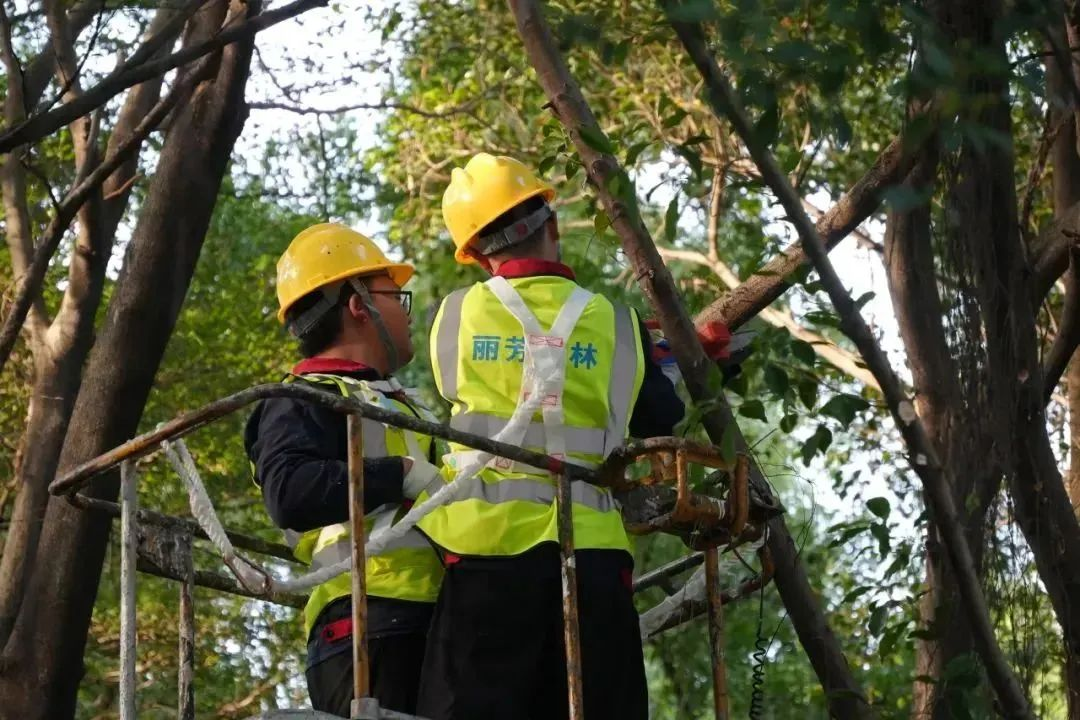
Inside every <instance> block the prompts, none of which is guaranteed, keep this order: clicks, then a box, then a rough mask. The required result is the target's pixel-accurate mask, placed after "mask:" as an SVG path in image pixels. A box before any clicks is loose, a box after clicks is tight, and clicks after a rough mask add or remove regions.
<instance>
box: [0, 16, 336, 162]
mask: <svg viewBox="0 0 1080 720" xmlns="http://www.w3.org/2000/svg"><path fill="white" fill-rule="evenodd" d="M328 2H329V0H294V1H293V2H291V3H289V4H288V5H283V6H282V7H280V8H277V9H275V10H269V11H267V12H265V13H262V14H260V15H256V16H255V17H253V18H250V19H246V20H238V21H236V22H234V23H232V24H230V25H227V26H226V27H225V28H224V29H223V30H221V32H219V33H217V34H216V35H214V36H213V37H211V38H209V39H208V40H206V41H204V42H201V43H198V44H195V45H191V46H189V47H185V48H183V49H181V50H179V51H177V52H175V53H173V54H171V55H168V56H166V57H163V58H160V59H158V60H153V59H150V56H151V55H152V54H153V53H155V52H157V50H158V49H159V47H160V44H161V42H162V40H160V39H159V38H151V39H150V40H148V41H146V42H144V43H143V45H142V46H140V48H139V49H138V50H136V52H135V54H134V55H133V56H132V58H131V59H130V60H128V61H127V62H125V63H124V64H123V65H122V66H121V67H119V68H117V69H116V70H114V71H113V72H111V73H109V75H107V76H106V77H105V78H104V79H102V81H101V82H100V83H98V84H97V85H95V86H94V87H92V88H90V89H89V90H87V91H86V92H85V93H83V94H82V95H81V96H80V97H79V98H78V99H76V100H74V101H72V102H67V103H64V104H63V105H61V106H59V107H57V108H54V109H52V110H49V111H47V112H44V113H40V114H37V115H34V116H32V117H30V118H28V119H27V120H25V121H24V122H22V123H20V124H19V125H17V126H15V127H10V126H9V127H8V128H7V129H6V130H5V131H4V132H2V133H0V153H4V152H10V151H11V150H12V149H14V148H16V147H18V146H20V145H25V144H26V143H30V142H34V141H35V140H39V139H41V138H43V137H45V136H47V135H50V134H51V133H53V132H55V131H57V130H59V129H60V128H61V127H63V126H64V125H66V124H68V123H70V122H71V121H72V120H74V119H75V118H77V117H81V116H83V115H85V114H87V113H89V112H90V111H91V110H93V109H94V108H96V107H99V106H101V105H103V104H105V103H106V102H108V101H109V100H110V99H112V98H113V97H115V96H116V95H118V94H120V93H121V92H123V91H124V90H127V89H128V88H130V87H132V86H134V85H138V84H139V83H141V82H144V81H146V80H150V79H152V78H154V77H155V76H158V75H164V74H165V73H167V72H169V71H170V70H175V69H176V68H178V67H181V66H182V65H187V64H189V63H191V62H194V61H195V60H198V59H199V58H201V57H203V56H205V55H209V54H210V53H212V52H214V51H215V50H220V49H221V48H223V47H225V46H226V45H229V44H231V43H234V42H237V41H238V40H243V39H245V38H248V37H250V36H252V35H254V34H255V33H258V32H262V31H263V30H266V29H267V28H270V27H273V26H274V25H277V24H278V23H280V22H283V21H285V20H289V19H291V18H294V17H296V16H297V15H300V14H302V13H305V12H307V11H308V10H312V9H314V8H317V7H323V6H325V5H326V4H327V3H328ZM148 48H149V49H148Z"/></svg>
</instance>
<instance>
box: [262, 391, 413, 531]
mask: <svg viewBox="0 0 1080 720" xmlns="http://www.w3.org/2000/svg"><path fill="white" fill-rule="evenodd" d="M345 427H346V425H345V417H344V416H343V415H341V414H340V413H337V412H334V411H333V410H327V409H324V408H321V407H318V406H314V405H310V404H307V403H303V402H301V401H298V400H295V399H292V398H273V399H270V400H265V401H263V402H262V403H260V404H259V405H258V406H257V407H256V409H255V412H254V413H253V414H252V416H251V418H250V419H249V420H248V424H247V428H246V430H245V433H244V445H245V447H246V449H247V453H248V457H249V459H250V460H251V462H252V463H253V464H254V466H255V482H256V483H257V484H258V485H259V486H260V487H261V488H262V493H263V501H264V502H265V503H266V510H267V512H268V513H269V514H270V518H271V519H272V520H273V521H274V523H275V524H276V525H277V526H278V527H280V528H283V529H288V530H296V531H298V532H304V531H307V530H313V529H315V528H320V527H324V526H326V525H333V524H334V523H339V522H347V521H348V519H349V484H348V482H349V481H348V464H347V460H346V458H347V454H346V452H347V437H346V429H345ZM403 471H404V468H403V464H402V461H401V458H400V457H389V458H375V459H365V460H364V509H365V511H371V510H373V509H375V508H377V507H379V506H380V505H384V504H386V503H400V502H402V500H403V499H404V496H403V495H402V481H403V479H404V472H403Z"/></svg>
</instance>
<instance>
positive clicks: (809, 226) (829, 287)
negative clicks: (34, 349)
mask: <svg viewBox="0 0 1080 720" xmlns="http://www.w3.org/2000/svg"><path fill="white" fill-rule="evenodd" d="M660 4H661V7H662V8H663V9H664V10H665V11H668V10H670V9H671V8H673V7H676V6H677V5H676V3H675V2H672V0H660ZM671 24H672V27H673V28H674V29H675V32H676V34H677V35H678V36H679V40H680V41H681V42H682V44H683V46H684V47H685V48H686V51H687V52H688V53H689V55H690V57H691V59H692V60H693V62H694V65H695V66H696V67H697V69H698V71H699V72H700V73H701V76H702V78H703V79H704V81H705V85H706V88H707V91H708V98H709V102H710V104H711V106H712V108H713V110H714V112H715V113H716V114H717V116H719V117H727V118H728V120H729V121H730V122H731V124H732V126H733V127H734V128H735V131H736V132H737V133H738V135H739V136H740V137H741V138H742V139H743V142H744V143H745V144H746V146H747V149H748V150H749V151H750V155H751V157H753V159H754V162H755V163H756V164H757V166H758V167H759V168H760V170H761V174H762V177H763V178H764V179H765V182H766V184H767V185H768V186H769V187H770V188H771V189H772V191H773V193H774V194H775V195H776V197H777V198H778V199H779V200H780V203H781V205H782V206H783V208H784V210H785V211H786V212H787V215H788V219H789V220H790V221H791V222H792V223H793V224H794V225H795V228H796V230H797V231H798V233H799V238H800V239H801V240H802V247H803V249H804V250H805V252H806V254H807V255H808V256H809V258H810V261H811V263H812V264H813V266H814V268H815V269H816V270H817V272H818V274H819V276H820V277H821V282H822V285H824V287H825V289H826V291H827V292H828V294H829V297H830V299H831V300H832V302H833V305H834V306H835V307H836V310H837V313H838V314H839V316H840V322H841V328H842V329H843V331H844V333H845V334H846V335H847V336H848V337H850V338H851V340H852V341H853V342H854V343H855V345H856V347H858V348H859V352H860V353H861V354H862V356H863V358H864V359H865V360H866V364H867V367H868V368H869V369H870V371H871V372H872V373H873V374H874V376H875V377H877V378H878V382H879V384H880V385H881V388H882V392H883V394H884V396H885V399H886V402H887V403H888V405H889V411H890V412H891V413H892V415H893V418H894V419H895V421H896V425H897V427H898V428H899V429H900V433H901V435H902V436H903V438H904V442H905V444H906V445H907V447H908V450H909V452H910V454H911V459H912V467H913V469H914V470H915V472H916V474H917V475H918V476H919V478H920V480H922V483H923V487H924V489H925V490H926V494H927V501H928V502H927V505H928V508H929V510H930V514H931V517H932V518H933V519H934V522H935V524H936V525H937V527H938V528H939V530H940V531H941V536H942V539H943V542H944V544H945V547H946V551H947V554H948V556H949V561H950V563H951V564H952V567H953V570H954V572H955V573H956V576H957V583H958V585H959V589H960V595H961V598H962V602H963V603H964V608H965V612H966V614H967V615H968V619H969V621H970V622H971V625H972V632H973V635H974V639H975V647H976V651H977V652H978V654H979V656H980V658H981V659H982V661H983V663H984V665H985V667H986V672H987V675H988V676H989V678H990V682H991V685H992V686H993V687H994V690H995V692H996V694H997V698H998V701H999V703H1000V706H1001V709H1002V711H1003V712H1004V713H1005V715H1006V716H1007V717H1010V718H1025V719H1027V718H1030V719H1032V720H1033V719H1034V715H1033V714H1032V712H1031V708H1030V706H1029V704H1028V701H1027V698H1026V697H1025V696H1024V692H1023V689H1022V688H1021V685H1020V683H1019V681H1018V680H1017V677H1016V675H1015V673H1014V672H1013V670H1012V668H1011V667H1010V666H1009V664H1008V661H1007V660H1006V658H1005V655H1004V653H1002V651H1001V648H1000V647H999V646H998V644H997V639H996V638H995V636H994V628H993V623H992V621H991V619H990V614H989V612H988V610H987V606H986V599H985V597H984V596H983V592H982V586H981V584H980V582H979V577H978V574H977V573H976V571H975V564H974V562H973V560H972V556H971V550H970V548H969V547H968V544H967V541H966V539H965V538H964V535H963V527H962V525H961V524H960V522H959V520H958V514H957V511H956V508H955V506H954V503H953V497H952V493H951V492H950V490H949V483H948V479H947V477H946V475H945V471H944V470H943V468H942V465H941V463H940V461H939V460H938V458H937V453H936V450H935V449H934V447H933V445H932V443H931V441H930V438H929V436H928V434H927V432H926V429H925V428H924V427H923V424H922V421H921V420H920V419H919V417H918V415H917V414H916V413H915V412H914V407H913V406H912V404H911V401H910V400H909V399H908V398H907V397H906V395H905V393H904V390H903V386H902V385H901V383H900V379H899V378H898V377H897V375H896V373H895V372H894V371H893V369H892V367H891V366H890V364H889V361H888V358H887V357H886V355H885V353H884V352H883V351H882V349H881V347H880V346H879V345H878V343H877V340H876V339H875V338H874V336H873V333H872V332H871V331H870V328H869V326H868V325H867V324H866V322H865V321H864V320H863V318H862V316H861V315H860V314H859V310H858V307H857V306H856V305H855V303H854V301H853V299H852V298H851V295H850V294H849V293H848V291H847V290H846V289H845V287H844V284H843V281H842V280H841V279H840V276H839V275H838V274H837V273H836V269H835V268H834V267H833V265H832V262H831V261H830V260H829V254H828V253H829V249H828V246H827V245H826V243H825V242H824V241H823V240H822V238H821V236H820V235H819V234H818V231H817V229H816V228H815V227H814V224H813V223H812V222H811V221H810V218H809V217H808V216H807V214H806V212H805V211H804V210H803V207H802V202H801V200H800V199H799V197H798V195H797V194H796V193H795V190H794V189H793V188H792V187H791V184H790V183H789V182H788V179H787V177H786V176H785V175H784V173H783V172H782V171H781V170H780V167H779V165H778V164H777V162H776V159H775V158H774V157H773V155H772V153H771V152H770V151H769V149H768V147H767V146H765V145H764V144H762V143H761V142H759V140H758V138H757V137H756V136H755V134H754V132H753V126H752V125H751V123H750V120H749V118H748V117H747V115H746V112H745V111H744V110H743V108H742V105H741V103H740V101H739V99H738V97H737V96H736V95H735V92H734V90H733V89H732V87H731V84H730V83H729V82H728V80H727V78H726V77H725V75H724V74H723V72H722V71H721V70H720V67H719V65H718V64H717V62H716V60H715V58H714V57H713V56H712V54H711V52H710V51H709V49H708V46H707V44H706V42H705V36H704V33H703V32H702V29H701V27H700V26H699V25H697V24H693V23H687V22H680V21H678V20H674V19H672V21H671Z"/></svg>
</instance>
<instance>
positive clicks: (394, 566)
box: [285, 374, 443, 633]
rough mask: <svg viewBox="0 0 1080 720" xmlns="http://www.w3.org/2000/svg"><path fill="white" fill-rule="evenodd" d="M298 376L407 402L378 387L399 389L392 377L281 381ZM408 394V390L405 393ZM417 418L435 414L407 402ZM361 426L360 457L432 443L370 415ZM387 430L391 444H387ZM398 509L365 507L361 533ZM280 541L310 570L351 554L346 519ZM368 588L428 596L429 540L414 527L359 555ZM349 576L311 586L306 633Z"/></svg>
mask: <svg viewBox="0 0 1080 720" xmlns="http://www.w3.org/2000/svg"><path fill="white" fill-rule="evenodd" d="M297 380H302V381H304V382H309V383H313V384H321V385H329V386H332V387H334V388H336V389H337V390H338V391H339V392H340V393H341V394H342V395H345V396H347V397H354V398H356V399H358V400H361V401H362V402H366V403H370V404H373V405H378V406H380V407H384V408H387V409H390V410H394V411H396V412H402V411H403V410H404V411H406V412H407V411H408V410H409V406H405V405H404V403H401V402H400V401H396V400H394V399H393V398H390V397H387V395H385V394H384V393H393V392H401V391H402V388H401V386H400V385H399V384H397V382H396V381H394V380H390V381H363V380H356V379H353V378H349V377H343V376H339V375H321V374H310V375H304V376H301V377H291V378H290V379H289V380H287V382H295V381H297ZM406 395H408V393H406ZM412 409H413V410H415V411H416V412H417V413H418V414H419V415H420V416H421V417H422V418H423V419H425V420H429V421H432V422H436V421H437V420H436V418H435V416H434V415H432V414H431V413H430V412H428V411H427V410H426V409H424V408H423V407H422V406H420V405H419V404H417V405H416V406H415V407H413V408H412ZM362 423H363V430H364V458H365V459H374V458H380V457H388V456H389V455H390V454H391V453H390V452H389V450H391V449H392V450H394V452H393V455H395V456H399V455H404V454H409V455H412V456H414V457H420V458H424V457H427V456H428V455H429V453H428V448H429V447H430V444H431V443H433V441H432V439H431V438H430V437H427V436H422V435H418V434H416V433H413V432H411V431H409V430H399V429H397V428H388V427H387V426H385V425H382V424H380V423H378V422H376V421H374V420H369V419H367V418H363V419H362ZM391 434H393V437H394V443H395V444H396V446H397V447H395V448H390V447H389V445H390V437H391ZM401 513H402V509H401V507H400V506H399V505H389V504H388V505H382V506H380V507H377V508H375V509H374V510H372V511H370V512H368V513H365V517H364V528H365V534H366V536H367V537H370V536H371V535H372V533H373V532H375V531H376V530H381V529H383V528H387V527H390V526H391V525H393V524H394V522H395V521H396V520H397V518H398V517H399V516H400V514H401ZM285 541H286V542H287V543H288V545H289V547H290V548H292V549H293V552H294V554H295V555H296V556H297V558H299V559H300V560H302V561H304V562H307V563H309V564H310V565H311V568H312V569H313V570H317V569H320V568H323V567H327V566H331V565H335V564H337V563H339V562H341V561H343V560H345V559H347V558H349V557H351V555H352V541H351V534H350V532H349V525H348V523H335V524H334V525H328V526H326V527H323V528H318V529H315V530H309V531H307V532H304V533H299V532H296V531H293V530H286V531H285ZM365 567H366V574H367V583H368V593H369V595H371V596H373V597H385V598H391V599H401V600H411V601H416V602H434V601H435V597H436V595H437V594H438V589H439V584H440V582H441V580H442V572H443V570H442V565H441V563H440V562H439V558H438V555H436V553H435V550H434V548H433V547H432V545H431V543H430V542H429V541H428V540H427V538H425V537H424V536H423V535H422V534H421V533H419V532H417V531H416V530H415V529H414V530H410V531H409V532H408V533H406V534H405V535H404V536H403V537H401V538H398V539H396V540H393V541H391V542H390V543H389V544H388V545H387V546H386V547H385V548H383V550H382V551H381V552H379V553H378V554H376V555H369V556H368V557H367V558H365ZM350 592H351V580H350V579H349V574H348V573H343V574H341V575H339V576H337V577H336V578H333V579H332V580H329V581H327V582H326V583H323V584H322V585H319V586H317V587H316V588H314V589H313V590H312V593H311V597H310V598H309V599H308V603H307V606H306V607H305V608H304V621H305V629H306V631H307V632H309V633H310V631H311V627H312V626H313V624H314V622H315V620H316V618H317V617H318V614H319V613H320V612H321V611H322V609H323V608H324V607H326V605H327V604H328V603H330V602H332V601H333V600H335V599H337V598H339V597H344V596H347V595H349V593H350Z"/></svg>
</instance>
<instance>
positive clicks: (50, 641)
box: [0, 2, 258, 720]
mask: <svg viewBox="0 0 1080 720" xmlns="http://www.w3.org/2000/svg"><path fill="white" fill-rule="evenodd" d="M214 7H215V9H216V10H217V12H215V13H213V15H216V18H215V17H208V16H207V15H204V16H203V17H202V18H201V20H202V21H203V22H205V23H206V27H207V29H209V30H210V31H212V29H213V27H215V26H220V21H221V17H222V16H223V15H224V11H225V8H226V3H225V2H216V3H214ZM231 10H232V12H233V13H235V14H238V15H240V14H254V13H256V12H258V7H257V5H256V4H254V3H248V4H246V5H245V4H242V3H240V2H235V3H234V4H233V6H232V8H231ZM251 52H252V41H251V40H250V39H249V40H245V41H243V42H239V43H236V44H235V45H231V46H229V47H227V48H226V49H225V50H223V51H222V52H221V53H220V62H219V63H218V66H217V68H216V70H215V73H216V75H214V76H213V77H211V78H210V79H208V80H207V81H205V82H202V83H201V84H200V85H199V87H198V88H197V90H196V92H195V95H194V96H193V97H192V99H191V101H190V102H189V103H187V104H186V105H185V106H184V107H183V109H182V110H181V111H179V112H178V114H176V115H175V116H174V118H173V122H172V126H171V127H170V130H169V132H168V134H167V136H166V139H165V144H164V146H163V148H162V150H161V155H160V160H159V162H158V167H157V171H156V173H155V175H154V178H153V180H152V182H151V185H150V189H149V192H148V196H147V200H146V203H145V205H144V206H143V208H142V212H141V214H140V217H139V221H138V224H137V226H136V228H135V232H134V235H133V237H132V241H131V244H130V245H129V247H128V252H127V256H126V258H125V263H124V268H123V271H122V272H121V276H120V279H119V281H118V283H117V287H116V292H115V293H114V295H113V298H112V301H111V303H110V306H109V312H108V315H107V318H106V320H105V325H104V327H103V329H102V331H101V334H100V337H99V340H98V342H97V344H96V346H95V347H94V350H93V351H92V353H91V356H90V360H89V364H88V366H87V369H86V373H85V377H84V380H83V384H82V389H81V391H80V393H79V396H78V400H77V402H76V405H75V409H74V412H73V414H72V420H71V431H70V433H69V436H68V439H67V442H66V443H65V446H64V451H63V455H62V456H61V462H60V466H61V467H71V466H72V465H74V464H76V463H78V462H79V461H82V460H86V459H88V458H90V457H92V456H94V455H97V454H99V453H100V452H103V451H104V450H106V449H108V448H110V447H112V446H114V445H116V444H118V443H120V442H122V441H123V440H125V439H127V438H128V437H130V436H131V435H132V434H133V433H134V432H135V430H136V428H137V425H138V422H139V418H140V416H141V413H142V409H143V406H144V404H145V401H146V398H147V396H148V394H149V392H150V388H151V386H152V384H153V379H154V374H155V373H156V371H157V368H158V365H159V363H160V361H161V357H162V355H163V353H164V350H165V346H166V343H167V341H168V338H169V335H170V333H171V331H172V328H173V326H174V324H175V321H176V318H177V315H178V314H179V311H180V306H181V304H182V303H183V299H184V295H185V294H186V292H187V287H188V284H189V283H190V281H191V276H192V273H193V272H194V268H195V264H196V261H197V259H198V256H199V251H200V249H201V247H202V242H203V239H204V236H205V234H206V229H207V227H208V225H209V221H210V216H211V214H212V211H213V208H214V204H215V200H216V197H217V194H218V190H219V187H220V184H221V180H222V177H223V176H224V173H225V170H226V166H227V162H228V158H229V156H230V155H231V152H232V148H233V144H234V143H235V140H236V138H237V137H238V135H239V133H240V130H241V128H242V127H243V124H244V121H245V118H246V108H245V106H244V103H243V97H244V88H245V85H246V82H247V77H248V70H249V65H250V59H251ZM90 494H93V495H95V496H97V497H105V498H109V499H115V497H116V494H117V482H116V478H115V477H110V478H106V479H104V480H102V481H100V482H97V483H95V484H94V485H93V486H92V489H91V493H90ZM110 525H111V520H109V519H107V518H103V517H100V516H96V515H93V514H90V513H86V512H81V511H79V510H76V509H75V508H73V507H72V506H71V505H69V504H68V503H67V502H66V501H65V500H63V499H59V498H52V499H51V500H50V502H49V506H48V510H47V512H46V515H45V526H44V530H43V532H42V537H41V543H40V550H39V556H41V557H47V558H48V559H49V561H48V562H47V563H44V562H41V563H37V564H36V565H35V567H34V572H33V575H32V577H31V580H30V585H29V588H28V593H29V594H28V597H30V598H32V599H33V601H32V602H28V603H25V604H24V606H23V608H22V611H21V612H20V614H19V616H18V619H17V622H16V625H15V628H14V632H13V634H12V637H11V640H10V642H9V644H8V648H7V650H6V653H5V660H6V663H5V665H6V667H5V672H4V673H3V675H2V676H0V703H2V704H3V706H4V707H5V710H6V711H7V712H10V713H12V716H13V717H20V718H27V719H28V720H35V719H37V718H40V719H42V720H45V719H46V718H48V719H49V720H53V719H56V718H67V717H71V716H72V715H73V714H74V711H75V699H76V691H77V689H78V685H79V681H80V679H81V677H82V675H83V667H82V654H83V651H84V649H85V645H86V634H87V630H88V628H89V622H90V615H91V612H92V609H93V605H94V599H95V596H96V590H97V585H98V581H99V579H100V576H101V568H102V562H103V560H104V556H105V549H106V545H107V542H108V536H109V530H110Z"/></svg>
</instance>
